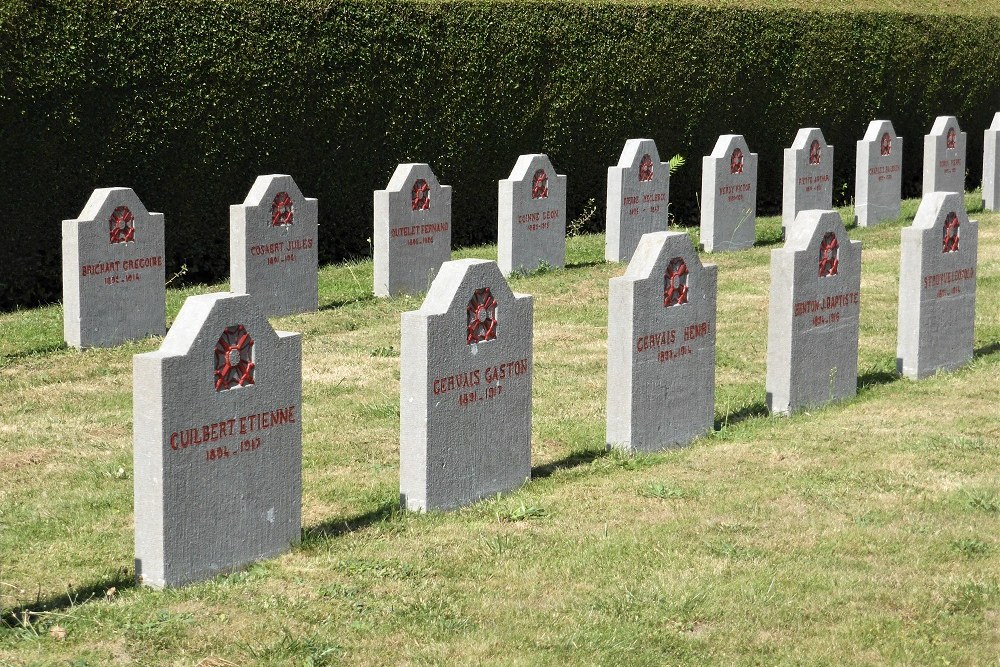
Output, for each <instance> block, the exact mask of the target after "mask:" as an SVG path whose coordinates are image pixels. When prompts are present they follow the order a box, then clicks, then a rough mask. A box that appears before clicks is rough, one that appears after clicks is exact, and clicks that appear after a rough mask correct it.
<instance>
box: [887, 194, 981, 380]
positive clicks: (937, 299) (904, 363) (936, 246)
mask: <svg viewBox="0 0 1000 667" xmlns="http://www.w3.org/2000/svg"><path fill="white" fill-rule="evenodd" d="M902 236H903V241H902V248H901V251H900V261H899V329H898V336H899V340H898V343H897V347H896V366H897V369H898V370H899V372H900V373H901V374H903V375H904V376H906V377H908V378H911V379H913V380H917V379H920V378H924V377H927V376H928V375H932V374H933V373H934V372H935V371H938V370H952V369H954V368H957V367H959V366H961V365H962V364H964V363H966V362H968V361H970V360H971V359H972V352H973V344H974V340H975V329H976V255H977V251H978V244H979V225H978V224H977V223H976V221H975V220H969V216H968V214H966V212H965V197H964V195H963V194H961V193H958V192H932V193H930V194H928V195H926V196H924V198H923V200H922V201H921V202H920V208H919V209H917V217H916V218H914V220H913V225H912V226H911V227H907V228H905V229H903V231H902Z"/></svg>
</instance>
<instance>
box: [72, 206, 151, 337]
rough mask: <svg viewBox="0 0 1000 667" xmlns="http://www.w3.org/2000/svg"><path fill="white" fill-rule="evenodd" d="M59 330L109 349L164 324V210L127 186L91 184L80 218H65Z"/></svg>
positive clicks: (146, 333) (147, 333)
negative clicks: (157, 210) (146, 203)
mask: <svg viewBox="0 0 1000 667" xmlns="http://www.w3.org/2000/svg"><path fill="white" fill-rule="evenodd" d="M62 252H63V258H62V260H63V262H62V270H63V336H64V337H65V339H66V343H67V344H68V345H71V346H73V347H78V348H84V347H110V346H113V345H118V344H120V343H124V342H125V341H127V340H134V339H137V338H144V337H146V336H162V335H163V333H164V332H165V331H166V330H167V313H166V308H167V304H166V299H167V290H166V287H165V284H166V281H165V274H164V268H163V214H162V213H150V212H148V211H147V210H146V207H145V206H143V204H142V202H141V201H139V198H138V197H137V196H136V194H135V192H133V191H132V190H131V189H130V188H101V189H99V190H94V192H93V194H92V195H91V196H90V199H89V200H87V205H86V206H84V207H83V211H82V212H81V213H80V217H79V218H77V219H75V220H63V223H62Z"/></svg>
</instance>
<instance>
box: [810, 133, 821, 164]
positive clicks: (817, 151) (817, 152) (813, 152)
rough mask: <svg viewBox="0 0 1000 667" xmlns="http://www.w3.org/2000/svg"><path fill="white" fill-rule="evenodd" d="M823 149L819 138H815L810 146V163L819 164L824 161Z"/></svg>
mask: <svg viewBox="0 0 1000 667" xmlns="http://www.w3.org/2000/svg"><path fill="white" fill-rule="evenodd" d="M822 157H823V149H822V148H821V147H820V144H819V140H818V139H813V142H812V144H810V146H809V164H819V163H820V162H821V161H822Z"/></svg>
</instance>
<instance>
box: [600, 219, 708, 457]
mask: <svg viewBox="0 0 1000 667" xmlns="http://www.w3.org/2000/svg"><path fill="white" fill-rule="evenodd" d="M717 279H718V275H717V269H716V267H715V266H714V265H710V266H702V264H701V260H700V259H698V253H697V252H695V249H694V246H692V245H691V239H690V238H689V237H688V235H687V234H686V233H684V232H654V233H652V234H646V235H645V236H643V237H642V240H641V241H640V242H639V247H638V248H637V249H636V251H635V254H634V255H633V256H632V261H631V262H629V265H628V269H627V270H626V271H625V275H624V276H621V277H619V278H612V279H611V281H610V291H609V295H608V426H607V444H608V446H609V447H617V448H621V449H624V450H627V451H641V452H651V451H656V450H658V449H663V448H665V447H671V446H677V445H686V444H687V443H689V442H690V441H691V440H693V439H695V438H697V437H698V436H700V435H704V434H705V433H708V432H709V431H711V430H712V428H713V425H714V419H715V310H716V308H715V303H716V285H717Z"/></svg>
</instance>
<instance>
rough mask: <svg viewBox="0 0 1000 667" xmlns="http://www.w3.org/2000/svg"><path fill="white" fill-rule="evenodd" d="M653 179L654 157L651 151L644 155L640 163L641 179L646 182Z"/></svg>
mask: <svg viewBox="0 0 1000 667" xmlns="http://www.w3.org/2000/svg"><path fill="white" fill-rule="evenodd" d="M651 180H653V158H652V157H650V155H649V153H646V154H645V155H643V156H642V161H641V162H640V163H639V181H640V182H646V181H651Z"/></svg>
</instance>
